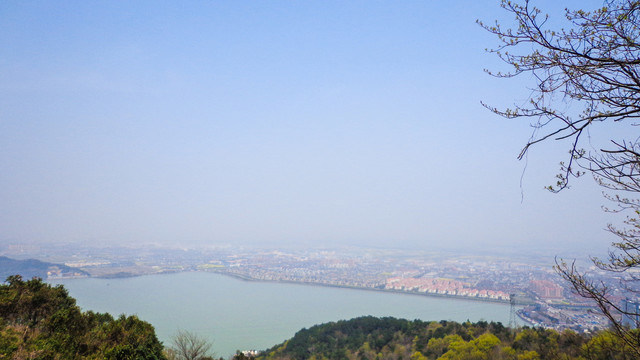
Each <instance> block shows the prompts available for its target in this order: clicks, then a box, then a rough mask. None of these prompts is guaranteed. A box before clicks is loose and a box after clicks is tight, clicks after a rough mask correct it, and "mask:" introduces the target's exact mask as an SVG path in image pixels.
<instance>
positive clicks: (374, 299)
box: [56, 272, 509, 357]
mask: <svg viewBox="0 0 640 360" xmlns="http://www.w3.org/2000/svg"><path fill="white" fill-rule="evenodd" d="M56 283H59V284H63V285H64V286H65V287H66V288H67V289H68V290H69V293H70V294H71V296H73V297H75V298H76V300H77V302H78V305H79V306H80V307H82V309H83V310H93V311H98V312H109V313H111V314H112V315H116V314H122V313H124V314H127V315H133V314H135V315H138V316H139V317H140V318H141V319H142V320H145V321H148V322H150V323H151V324H153V326H154V327H155V328H156V332H157V334H158V337H159V338H160V340H161V341H163V342H164V343H165V344H168V343H169V341H170V338H171V336H172V335H173V334H175V332H176V331H177V330H178V329H182V330H188V331H192V332H195V333H197V334H199V335H200V336H202V337H205V338H207V339H210V340H211V341H213V343H214V351H215V352H216V354H217V355H218V356H224V357H227V356H229V355H231V354H233V353H235V350H237V349H241V350H247V349H258V350H262V349H265V348H268V347H271V346H273V345H276V344H277V343H280V342H282V341H284V340H286V339H288V338H290V337H291V336H293V335H294V334H295V332H296V331H298V330H300V329H302V328H305V327H307V328H308V327H310V326H313V325H315V324H320V323H324V322H328V321H336V320H341V319H350V318H353V317H357V316H363V315H374V316H394V317H398V318H405V319H421V320H428V321H430V320H438V321H439V320H455V321H466V320H467V319H468V320H471V321H479V320H486V321H500V322H502V323H503V324H507V323H508V322H509V305H506V304H496V303H489V302H480V301H468V300H458V299H449V298H436V297H427V296H417V295H404V294H395V293H381V292H374V291H365V290H352V289H344V288H331V287H322V286H309V285H298V284H284V283H271V282H253V281H243V280H238V279H235V278H231V277H227V276H223V275H219V274H213V273H201V272H186V273H178V274H168V275H150V276H141V277H135V278H124V279H96V278H86V279H66V280H57V281H56Z"/></svg>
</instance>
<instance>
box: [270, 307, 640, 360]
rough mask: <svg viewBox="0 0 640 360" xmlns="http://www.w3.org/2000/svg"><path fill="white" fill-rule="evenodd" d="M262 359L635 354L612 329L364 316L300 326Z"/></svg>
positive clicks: (517, 359) (516, 359) (522, 359)
mask: <svg viewBox="0 0 640 360" xmlns="http://www.w3.org/2000/svg"><path fill="white" fill-rule="evenodd" d="M258 359H263V360H266V359H270V360H272V359H291V360H293V359H296V360H306V359H312V360H315V359H331V360H338V359H348V360H351V359H353V360H360V359H367V360H373V359H381V360H382V359H393V360H399V359H407V360H426V359H443V360H444V359H450V360H453V359H456V360H465V359H469V360H470V359H473V360H482V359H487V360H490V359H491V360H492V359H505V360H507V359H508V360H526V359H529V360H534V359H565V360H570V359H584V360H587V359H588V360H595V359H602V360H605V359H637V357H634V356H633V353H632V352H631V351H630V349H629V348H628V347H626V346H625V345H624V344H623V343H622V342H621V341H620V340H619V339H618V338H617V337H615V336H614V335H613V334H612V333H610V332H603V333H600V334H597V335H596V336H594V337H588V336H586V335H581V334H577V333H575V332H572V331H564V332H562V333H558V332H557V331H554V330H545V329H531V328H523V329H518V330H512V329H509V328H505V327H504V326H502V324H500V323H494V322H491V323H487V322H484V321H481V322H477V323H470V322H466V323H462V324H460V323H456V322H451V321H440V322H424V321H419V320H414V321H409V320H401V319H395V318H376V317H370V316H368V317H360V318H356V319H352V320H345V321H338V322H331V323H327V324H323V325H317V326H313V327H311V328H309V329H302V330H300V331H299V332H298V333H296V334H295V336H294V337H293V338H291V339H290V340H288V341H285V342H284V343H282V344H280V345H277V346H274V347H273V348H271V349H269V350H267V351H265V352H264V353H263V354H261V355H260V356H259V357H258Z"/></svg>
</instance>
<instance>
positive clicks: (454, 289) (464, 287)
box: [385, 277, 509, 301]
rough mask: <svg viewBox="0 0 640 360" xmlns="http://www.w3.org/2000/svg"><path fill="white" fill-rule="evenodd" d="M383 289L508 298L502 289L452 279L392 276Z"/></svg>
mask: <svg viewBox="0 0 640 360" xmlns="http://www.w3.org/2000/svg"><path fill="white" fill-rule="evenodd" d="M385 289H388V290H402V291H414V292H421V293H426V294H438V295H452V296H465V297H472V298H481V299H491V300H504V301H508V300H509V294H507V293H505V292H504V291H499V290H486V289H475V288H473V287H471V286H470V284H469V283H464V282H461V281H457V280H453V279H436V278H429V277H422V278H413V277H410V278H404V277H392V278H389V279H387V282H386V285H385Z"/></svg>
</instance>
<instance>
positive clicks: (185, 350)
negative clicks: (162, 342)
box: [167, 330, 213, 360]
mask: <svg viewBox="0 0 640 360" xmlns="http://www.w3.org/2000/svg"><path fill="white" fill-rule="evenodd" d="M172 343H173V348H172V349H169V350H168V352H167V353H168V354H169V355H170V356H171V357H173V358H174V359H176V360H204V359H210V358H213V354H210V353H209V352H210V350H211V347H212V346H213V344H212V343H211V342H209V341H207V340H205V339H204V338H202V337H200V336H198V335H196V334H195V333H192V332H189V331H184V330H180V331H178V333H177V334H176V335H174V336H173V339H172Z"/></svg>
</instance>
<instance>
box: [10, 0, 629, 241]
mask: <svg viewBox="0 0 640 360" xmlns="http://www.w3.org/2000/svg"><path fill="white" fill-rule="evenodd" d="M536 4H538V5H539V6H540V7H541V8H543V9H545V10H548V11H549V12H550V13H552V14H559V13H558V11H560V10H561V9H562V8H563V7H565V6H568V7H576V6H581V7H584V8H588V7H590V5H591V6H598V5H599V3H598V2H597V1H589V2H584V1H583V2H578V1H569V2H566V3H564V4H558V3H557V2H551V1H539V2H536ZM476 19H482V20H484V21H488V22H491V21H492V20H494V19H500V20H501V21H502V22H504V23H508V21H509V17H507V16H505V13H504V12H503V11H502V10H501V9H500V8H499V6H498V3H497V1H495V2H493V1H467V2H464V1H461V2H454V3H452V2H443V1H406V2H396V1H393V2H392V1H350V2H342V1H322V2H315V3H312V2H286V1H257V2H235V1H233V2H232V1H228V2H204V1H202V2H199V1H193V2H165V1H138V2H134V3H130V2H124V1H110V2H102V1H65V2H50V1H32V2H18V1H5V2H2V3H0V167H1V168H2V169H3V171H2V172H1V173H0V204H1V205H0V241H2V242H32V241H35V242H50V243H56V242H70V241H72V242H78V241H79V242H87V243H91V242H93V243H97V244H116V243H118V244H122V243H124V244H128V243H161V244H181V245H193V244H197V245H215V244H260V245H265V246H280V245H292V244H301V245H303V246H325V245H344V244H353V245H374V246H399V247H405V248H421V249H428V248H432V247H443V246H444V247H449V248H476V247H477V248H481V249H494V248H495V249H505V248H515V249H518V248H523V249H524V248H535V249H545V248H549V251H551V252H553V251H562V249H566V248H569V249H570V248H576V247H578V248H580V249H581V250H587V251H592V252H594V253H595V252H601V251H603V250H604V249H605V248H606V246H607V244H608V243H609V242H610V241H611V240H612V239H611V238H610V236H608V235H607V234H606V233H605V232H604V231H603V230H602V229H603V228H604V227H605V226H606V223H607V222H612V221H613V222H616V221H618V220H619V218H616V217H614V216H612V215H610V214H604V213H602V211H601V209H600V206H601V205H602V204H603V203H604V200H603V199H602V198H601V195H600V190H599V189H598V188H597V187H595V186H594V185H593V184H592V181H591V180H590V179H584V180H582V181H579V182H575V183H574V186H573V188H572V189H571V190H569V191H567V192H564V193H561V194H558V195H554V194H550V193H548V192H547V191H545V190H544V189H543V187H544V186H546V185H549V184H551V183H553V182H554V175H555V173H556V172H557V168H558V166H557V164H558V162H560V161H561V160H564V155H565V153H566V150H568V145H567V144H554V143H548V144H542V145H541V146H539V147H536V148H535V149H534V150H533V151H532V153H531V155H530V156H529V158H528V161H527V162H526V163H525V162H523V161H520V162H519V161H517V159H516V156H517V155H518V153H519V150H520V148H521V147H522V145H523V144H524V143H525V142H526V140H527V139H528V138H529V136H530V135H531V130H532V129H531V127H530V126H529V124H528V122H527V121H526V120H511V121H509V120H505V119H502V118H499V117H497V116H495V115H493V114H492V113H490V112H489V111H487V110H486V109H484V108H483V107H482V106H481V105H480V101H481V100H483V101H486V102H488V103H491V104H495V105H498V106H502V105H510V104H513V103H514V102H519V101H520V102H522V101H524V100H525V99H526V96H527V95H528V91H527V90H526V89H527V86H529V87H530V86H531V85H532V84H533V83H532V82H531V81H532V79H531V78H527V77H526V76H525V77H522V78H518V79H515V80H499V79H494V78H492V77H490V76H488V75H487V74H485V73H484V72H483V69H484V68H491V69H504V65H502V64H501V63H499V62H498V61H497V59H496V58H495V57H494V56H492V55H490V54H487V53H486V52H485V48H490V47H493V46H494V45H496V44H497V41H496V39H495V38H493V37H492V36H491V35H490V34H488V33H486V32H485V31H483V30H482V29H481V28H480V27H479V26H478V25H477V24H476V23H475V20H476ZM525 165H526V171H524V170H525ZM523 171H524V176H523V180H522V186H521V185H520V179H521V175H522V174H523ZM522 193H523V194H524V197H522V196H521V195H522Z"/></svg>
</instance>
